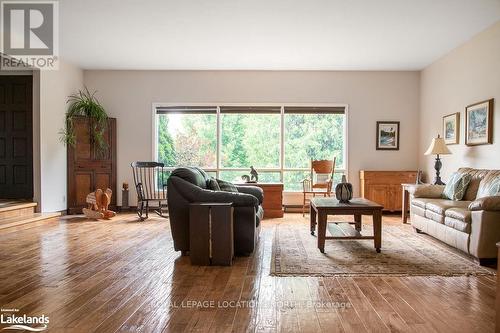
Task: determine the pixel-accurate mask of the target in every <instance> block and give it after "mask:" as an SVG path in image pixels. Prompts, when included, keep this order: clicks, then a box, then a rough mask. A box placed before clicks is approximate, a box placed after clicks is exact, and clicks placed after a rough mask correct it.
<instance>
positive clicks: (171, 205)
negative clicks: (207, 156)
mask: <svg viewBox="0 0 500 333" xmlns="http://www.w3.org/2000/svg"><path fill="white" fill-rule="evenodd" d="M209 179H210V177H209V176H208V175H207V173H206V172H205V171H203V170H202V169H200V168H196V167H184V168H177V169H175V170H174V171H172V174H171V175H170V177H169V179H168V182H167V200H168V211H169V216H170V228H171V230H172V237H173V240H174V249H175V250H176V251H182V252H183V253H185V252H187V251H189V204H190V203H193V202H210V203H217V202H232V203H233V207H234V216H233V220H234V252H235V253H236V254H239V255H248V254H250V253H252V252H253V250H254V248H255V244H256V242H257V240H258V236H259V231H260V221H261V220H262V217H263V216H264V210H263V208H262V201H263V198H264V195H263V192H262V189H260V188H258V187H255V186H236V188H237V189H238V191H239V193H235V192H225V191H212V190H210V189H208V181H209Z"/></svg>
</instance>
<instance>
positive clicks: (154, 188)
mask: <svg viewBox="0 0 500 333" xmlns="http://www.w3.org/2000/svg"><path fill="white" fill-rule="evenodd" d="M130 165H131V166H132V173H133V174H134V183H135V189H136V191H137V215H138V216H139V218H140V219H141V221H144V220H145V219H147V218H148V217H149V210H150V209H154V212H155V213H156V214H158V215H159V216H161V217H168V206H167V189H166V188H167V177H165V172H166V170H165V168H164V164H163V163H158V162H133V163H131V164H130ZM150 202H153V203H155V204H156V202H158V206H156V205H154V206H151V207H150V204H149V203H150Z"/></svg>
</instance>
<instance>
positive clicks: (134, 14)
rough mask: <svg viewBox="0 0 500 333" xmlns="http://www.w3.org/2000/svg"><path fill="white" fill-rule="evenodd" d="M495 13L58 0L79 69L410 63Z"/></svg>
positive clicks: (409, 3)
mask: <svg viewBox="0 0 500 333" xmlns="http://www.w3.org/2000/svg"><path fill="white" fill-rule="evenodd" d="M499 20H500V0H329V1H327V0H299V1H297V0H219V1H218V0H175V1H173V0H142V1H141V0H60V35H61V39H60V50H61V51H60V53H61V57H63V58H64V59H67V60H69V61H70V62H73V63H75V64H77V65H79V66H81V67H82V68H85V69H202V70H208V69H242V70H415V69H421V68H423V67H425V66H427V65H428V64H430V63H432V62H433V61H435V60H436V59H438V58H439V57H441V56H443V55H444V54H446V53H447V52H449V51H450V50H452V49H453V48H455V47H457V46H458V45H460V44H462V43H463V42H465V41H467V40H468V39H470V38H471V37H472V36H474V35H475V34H477V33H478V32H480V31H482V30H484V29H485V28H486V27H488V26H489V25H491V24H493V23H494V22H496V21H499Z"/></svg>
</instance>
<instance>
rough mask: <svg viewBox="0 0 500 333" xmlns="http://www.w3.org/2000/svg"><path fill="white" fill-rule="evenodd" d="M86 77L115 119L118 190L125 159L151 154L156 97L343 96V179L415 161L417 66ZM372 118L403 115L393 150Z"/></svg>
mask: <svg viewBox="0 0 500 333" xmlns="http://www.w3.org/2000/svg"><path fill="white" fill-rule="evenodd" d="M84 82H85V84H86V85H87V86H88V87H89V88H90V89H96V90H97V91H98V97H99V99H100V100H101V102H102V103H103V105H104V106H105V108H106V110H107V111H108V113H109V115H110V116H112V117H116V118H117V124H118V130H117V131H118V184H119V186H118V189H119V188H120V184H121V183H122V182H123V181H128V182H129V183H132V179H131V170H130V166H129V164H130V162H132V161H135V160H150V159H152V158H153V156H152V134H151V133H152V116H151V113H152V111H151V109H152V103H155V102H178V103H189V102H214V103H215V102H221V103H224V102H226V103H266V102H268V103H269V102H276V103H345V104H348V105H349V120H348V121H349V132H348V133H349V137H348V140H349V143H348V144H349V156H348V161H349V178H350V181H352V183H353V185H354V187H355V188H356V190H357V189H358V187H359V182H358V177H359V175H358V172H359V170H360V169H373V170H406V169H416V167H417V162H418V160H417V159H418V157H417V154H416V152H417V148H418V110H419V82H420V81H419V73H418V72H348V71H345V72H327V71H323V72H319V71H318V72H308V71H295V72H283V71H218V72H216V71H101V70H87V71H85V72H84ZM377 120H397V121H401V149H400V150H399V151H376V150H375V122H376V121H377ZM119 192H120V191H119ZM130 197H131V201H133V202H135V199H134V195H131V196H130ZM120 198H121V193H118V200H119V201H118V202H121V201H120Z"/></svg>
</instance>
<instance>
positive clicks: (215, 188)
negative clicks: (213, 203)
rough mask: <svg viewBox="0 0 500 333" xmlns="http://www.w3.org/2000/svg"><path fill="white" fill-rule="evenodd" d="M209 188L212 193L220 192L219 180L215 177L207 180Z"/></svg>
mask: <svg viewBox="0 0 500 333" xmlns="http://www.w3.org/2000/svg"><path fill="white" fill-rule="evenodd" d="M207 188H208V189H209V190H212V191H220V190H221V189H220V186H219V183H217V179H215V178H214V177H210V179H208V180H207Z"/></svg>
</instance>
